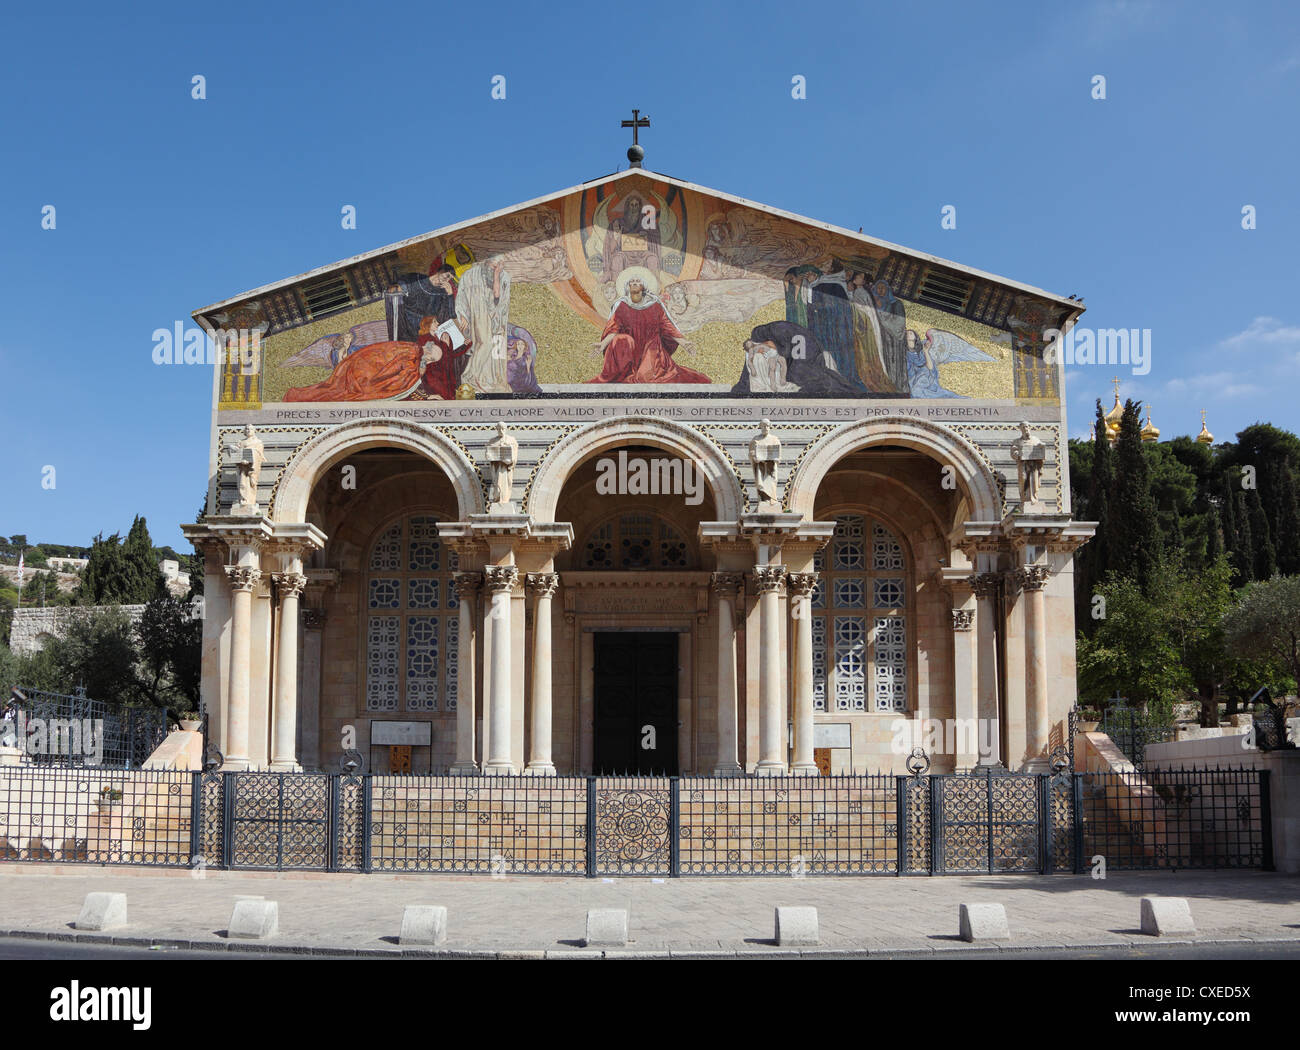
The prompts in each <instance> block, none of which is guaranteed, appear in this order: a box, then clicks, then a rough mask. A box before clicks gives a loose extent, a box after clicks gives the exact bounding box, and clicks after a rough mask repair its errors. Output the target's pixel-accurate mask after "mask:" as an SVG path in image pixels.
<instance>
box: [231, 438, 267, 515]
mask: <svg viewBox="0 0 1300 1050" xmlns="http://www.w3.org/2000/svg"><path fill="white" fill-rule="evenodd" d="M234 453H235V469H236V470H237V471H239V502H238V503H236V504H235V506H234V508H233V509H232V513H233V514H235V515H237V516H240V517H244V516H249V517H256V516H258V515H260V514H261V513H262V511H261V508H260V507H259V506H258V504H257V483H258V481H259V480H260V478H261V475H262V463H263V462H265V460H266V450H265V448H264V447H263V445H262V440H261V438H259V437H258V436H257V431H255V430H254V429H253V424H252V423H248V424H246V425H245V427H244V436H243V438H241V439H240V441H239V443H238V444H237V445H235V446H234Z"/></svg>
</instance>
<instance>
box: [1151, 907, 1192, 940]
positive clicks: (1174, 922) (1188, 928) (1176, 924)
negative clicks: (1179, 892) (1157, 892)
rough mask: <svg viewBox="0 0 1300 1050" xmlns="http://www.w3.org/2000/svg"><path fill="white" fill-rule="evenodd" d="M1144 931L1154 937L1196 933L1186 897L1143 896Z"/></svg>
mask: <svg viewBox="0 0 1300 1050" xmlns="http://www.w3.org/2000/svg"><path fill="white" fill-rule="evenodd" d="M1142 932H1143V933H1149V934H1151V936H1153V937H1170V936H1178V935H1184V936H1187V935H1195V933H1196V924H1195V923H1194V922H1192V909H1191V908H1189V907H1188V905H1187V898H1186V897H1143V898H1142Z"/></svg>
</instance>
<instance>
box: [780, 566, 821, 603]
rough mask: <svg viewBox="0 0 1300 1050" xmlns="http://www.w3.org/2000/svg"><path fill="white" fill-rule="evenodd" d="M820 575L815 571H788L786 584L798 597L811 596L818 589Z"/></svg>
mask: <svg viewBox="0 0 1300 1050" xmlns="http://www.w3.org/2000/svg"><path fill="white" fill-rule="evenodd" d="M819 575H820V574H819V573H815V572H791V573H787V574H786V577H785V585H786V587H788V588H789V590H790V593H791V594H793V595H794V596H795V597H796V598H811V597H812V593H813V591H815V590H816V589H817V580H818V579H819Z"/></svg>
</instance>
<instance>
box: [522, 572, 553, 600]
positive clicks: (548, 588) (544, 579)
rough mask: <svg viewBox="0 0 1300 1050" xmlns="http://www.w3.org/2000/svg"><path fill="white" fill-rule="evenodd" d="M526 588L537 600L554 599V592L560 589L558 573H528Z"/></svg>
mask: <svg viewBox="0 0 1300 1050" xmlns="http://www.w3.org/2000/svg"><path fill="white" fill-rule="evenodd" d="M527 587H528V590H529V591H530V592H532V593H533V594H534V595H536V596H537V597H538V598H547V599H550V598H554V597H555V592H556V591H558V590H559V589H560V574H559V573H558V572H530V573H529V574H528V579H527Z"/></svg>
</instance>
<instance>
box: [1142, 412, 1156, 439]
mask: <svg viewBox="0 0 1300 1050" xmlns="http://www.w3.org/2000/svg"><path fill="white" fill-rule="evenodd" d="M1142 440H1143V441H1159V440H1160V429H1159V428H1158V427H1157V426H1156V425H1155V424H1154V423H1152V422H1151V406H1150V405H1147V423H1146V426H1144V427H1143V428H1142Z"/></svg>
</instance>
